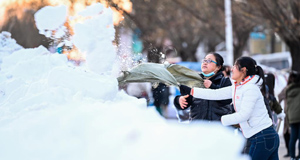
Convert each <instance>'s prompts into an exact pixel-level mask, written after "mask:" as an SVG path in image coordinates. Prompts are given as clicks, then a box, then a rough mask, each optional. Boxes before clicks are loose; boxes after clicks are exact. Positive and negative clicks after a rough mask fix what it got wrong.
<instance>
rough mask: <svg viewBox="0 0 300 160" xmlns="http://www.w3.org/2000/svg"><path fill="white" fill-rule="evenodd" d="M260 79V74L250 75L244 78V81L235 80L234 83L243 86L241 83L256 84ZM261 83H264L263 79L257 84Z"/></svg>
mask: <svg viewBox="0 0 300 160" xmlns="http://www.w3.org/2000/svg"><path fill="white" fill-rule="evenodd" d="M258 79H259V76H258V75H250V76H247V77H246V78H244V79H243V81H242V82H240V83H237V82H234V84H235V86H241V85H245V84H247V83H253V84H255V83H256V82H257V80H258ZM261 84H262V79H260V80H259V82H258V83H257V85H261Z"/></svg>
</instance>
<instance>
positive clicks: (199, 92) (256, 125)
mask: <svg viewBox="0 0 300 160" xmlns="http://www.w3.org/2000/svg"><path fill="white" fill-rule="evenodd" d="M231 78H232V79H233V80H234V81H235V83H234V84H233V85H232V86H229V87H224V88H221V89H216V90H213V89H203V88H193V89H192V90H191V93H190V94H191V95H192V96H194V97H197V98H203V99H209V100H223V99H228V98H232V100H233V104H234V109H235V111H236V112H235V113H233V114H229V115H224V116H222V118H221V122H222V124H223V125H224V126H229V125H235V124H239V125H240V127H241V130H242V132H243V135H244V136H245V138H247V139H248V140H249V141H250V143H251V145H250V151H249V155H250V156H251V158H252V160H278V147H279V136H278V134H277V132H276V131H275V130H274V128H273V127H272V120H271V118H270V117H269V115H268V111H267V109H266V106H265V102H264V97H263V94H262V92H261V90H262V91H264V92H263V93H266V87H265V86H266V85H265V79H264V72H263V70H262V68H261V67H260V66H258V65H257V64H256V61H255V60H253V59H252V58H250V57H240V58H238V59H237V60H236V62H235V65H234V66H233V67H232V76H231ZM185 88H187V87H185ZM183 107H186V106H185V105H184V106H183Z"/></svg>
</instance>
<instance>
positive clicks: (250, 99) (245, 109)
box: [221, 89, 260, 126]
mask: <svg viewBox="0 0 300 160" xmlns="http://www.w3.org/2000/svg"><path fill="white" fill-rule="evenodd" d="M259 94H260V93H257V90H255V89H249V90H247V91H245V92H244V94H243V99H242V102H241V109H240V110H239V111H238V112H235V113H233V114H228V115H224V116H222V117H221V122H222V124H223V125H224V126H229V125H234V124H238V123H241V122H245V121H247V120H248V119H249V118H250V116H251V114H252V112H253V110H254V107H255V105H256V101H257V99H258V95H259Z"/></svg>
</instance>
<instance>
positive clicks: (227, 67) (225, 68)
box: [223, 65, 231, 76]
mask: <svg viewBox="0 0 300 160" xmlns="http://www.w3.org/2000/svg"><path fill="white" fill-rule="evenodd" d="M223 68H224V71H225V73H226V74H227V75H228V76H230V73H231V69H230V66H228V65H224V66H223Z"/></svg>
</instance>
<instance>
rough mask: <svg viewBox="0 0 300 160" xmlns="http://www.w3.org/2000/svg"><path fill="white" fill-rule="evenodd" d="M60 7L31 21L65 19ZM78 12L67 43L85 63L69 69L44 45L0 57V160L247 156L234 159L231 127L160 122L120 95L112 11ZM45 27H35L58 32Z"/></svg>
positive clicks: (237, 144)
mask: <svg viewBox="0 0 300 160" xmlns="http://www.w3.org/2000/svg"><path fill="white" fill-rule="evenodd" d="M46 8H47V7H45V8H42V9H41V10H40V11H43V10H44V11H45V10H46ZM64 8H65V7H62V6H57V7H53V8H52V9H53V10H48V11H47V12H45V13H47V14H44V13H43V14H42V12H37V14H38V15H39V16H40V17H39V16H37V17H39V18H36V20H37V22H36V23H37V24H41V23H42V22H40V20H41V21H44V20H47V19H50V18H53V16H54V15H55V17H60V18H62V19H65V18H64V17H66V15H65V11H63V10H64ZM53 12H56V14H53ZM83 13H86V14H87V15H88V16H91V17H90V18H88V19H86V20H85V21H83V22H80V23H78V24H76V25H75V30H74V31H75V32H74V33H75V35H74V36H73V37H71V41H72V43H73V44H74V45H75V46H76V47H77V48H78V49H79V50H80V51H81V52H84V53H86V62H85V64H82V65H81V66H74V65H73V63H71V62H70V61H68V59H67V56H66V55H64V54H56V53H55V54H52V53H50V52H49V51H48V50H47V49H46V48H44V47H43V46H40V47H37V48H30V49H18V50H17V51H15V50H14V49H12V50H11V52H10V53H9V54H5V56H3V58H2V63H1V64H0V65H1V66H0V67H1V71H0V159H12V160H13V159H16V160H17V159H22V160H29V159H30V160H40V159H43V160H48V159H49V160H54V159H55V160H68V159H70V160H77V159H80V160H82V159H86V160H93V159H97V160H99V159H103V160H106V159H109V160H140V159H143V160H153V159H161V160H166V159H172V160H182V159H210V160H214V159H215V160H219V159H228V160H235V159H236V160H246V159H249V157H248V156H244V155H241V150H242V148H243V145H244V138H243V137H242V136H241V135H240V134H234V131H233V130H232V129H230V128H225V127H223V126H221V124H219V123H209V122H198V123H192V124H188V125H187V124H179V123H178V122H176V121H167V120H165V119H163V118H162V117H161V116H160V115H159V114H158V113H157V112H156V111H155V109H154V108H153V107H152V108H147V106H146V101H145V100H143V99H137V98H135V97H131V96H129V95H127V94H126V93H125V92H124V91H122V90H121V91H119V90H118V82H117V80H116V76H115V74H116V71H117V70H116V68H118V63H119V62H118V61H116V51H115V47H114V46H113V44H112V40H113V37H114V33H115V31H114V27H113V25H112V11H111V9H109V8H104V7H103V6H102V5H101V4H100V3H97V4H94V5H93V6H91V7H87V8H86V10H85V11H84V12H83ZM88 13H89V14H88ZM91 13H93V14H91ZM94 13H98V14H94ZM50 22H51V23H54V22H55V21H49V23H43V25H44V26H43V27H41V28H42V30H43V29H46V28H47V29H50V30H56V29H57V28H55V27H53V26H56V27H58V28H59V27H61V25H54V24H51V23H50ZM62 23H63V22H62V21H59V23H57V24H62ZM48 25H49V26H48ZM38 28H40V27H38ZM42 32H43V31H42ZM11 43H12V44H11V46H17V44H16V43H15V41H11ZM12 48H13V47H12ZM17 48H18V47H17ZM3 53H4V51H3V50H2V48H0V55H3Z"/></svg>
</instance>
